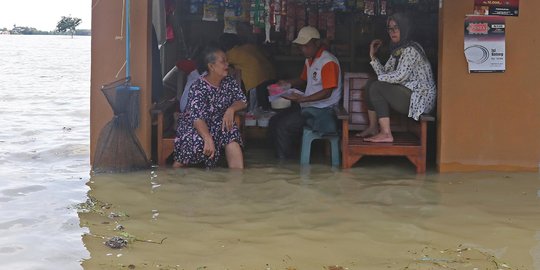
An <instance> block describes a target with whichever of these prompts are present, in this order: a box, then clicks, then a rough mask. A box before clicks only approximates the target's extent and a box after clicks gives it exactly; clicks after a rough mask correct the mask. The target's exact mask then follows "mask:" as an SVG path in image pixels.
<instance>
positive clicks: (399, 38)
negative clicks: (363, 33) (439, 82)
mask: <svg viewBox="0 0 540 270" xmlns="http://www.w3.org/2000/svg"><path fill="white" fill-rule="evenodd" d="M387 27H388V29H387V30H388V34H389V36H390V40H391V44H390V48H391V50H392V54H391V56H390V58H389V59H388V61H387V62H386V64H385V65H384V66H383V65H382V64H381V62H380V61H379V59H377V57H376V54H377V51H378V50H379V47H380V46H381V44H382V41H381V40H379V39H376V40H373V41H372V42H371V44H370V50H369V55H370V57H371V63H370V64H371V66H372V67H373V69H374V70H375V73H376V74H377V80H374V81H370V82H368V84H367V85H366V99H367V103H368V117H369V127H368V128H367V129H366V130H364V131H362V132H361V133H358V134H357V136H359V137H364V141H369V142H393V141H394V138H393V137H392V132H391V130H390V118H389V115H390V111H389V108H390V107H391V108H392V109H394V110H395V111H397V112H399V113H401V114H407V115H408V116H409V117H411V118H413V119H414V120H418V118H419V117H420V115H421V114H423V113H429V112H430V111H431V110H432V109H433V107H434V106H435V100H436V88H435V81H434V79H433V72H432V71H431V65H430V63H429V61H428V59H427V56H426V54H425V52H424V49H422V47H421V46H420V44H418V43H416V42H414V41H411V40H409V30H410V26H409V21H408V20H407V18H406V17H404V16H403V15H402V14H399V13H396V14H394V15H392V16H390V17H389V18H388V20H387ZM377 120H378V121H377Z"/></svg>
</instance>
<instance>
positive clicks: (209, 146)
mask: <svg viewBox="0 0 540 270" xmlns="http://www.w3.org/2000/svg"><path fill="white" fill-rule="evenodd" d="M203 154H204V155H205V156H208V158H210V159H213V158H214V155H215V154H216V146H215V145H214V140H212V138H206V139H204V148H203Z"/></svg>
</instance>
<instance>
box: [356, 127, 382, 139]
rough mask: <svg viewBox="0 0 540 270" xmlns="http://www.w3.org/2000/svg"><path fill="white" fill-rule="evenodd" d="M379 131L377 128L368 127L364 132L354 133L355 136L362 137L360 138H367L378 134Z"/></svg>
mask: <svg viewBox="0 0 540 270" xmlns="http://www.w3.org/2000/svg"><path fill="white" fill-rule="evenodd" d="M378 132H379V130H377V129H376V128H367V129H364V130H363V131H362V132H359V133H356V134H354V136H356V137H360V138H366V137H372V136H375V135H377V133H378Z"/></svg>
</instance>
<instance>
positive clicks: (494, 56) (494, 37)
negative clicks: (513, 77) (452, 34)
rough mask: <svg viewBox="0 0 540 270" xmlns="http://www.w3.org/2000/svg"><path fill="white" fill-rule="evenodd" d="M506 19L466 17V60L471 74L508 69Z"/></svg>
mask: <svg viewBox="0 0 540 270" xmlns="http://www.w3.org/2000/svg"><path fill="white" fill-rule="evenodd" d="M505 31H506V25H505V17H501V16H478V15H468V16H467V17H465V47H464V49H465V58H466V59H467V62H468V64H469V73H477V72H504V71H505V69H506V52H505V48H506V46H505V45H506V39H505Z"/></svg>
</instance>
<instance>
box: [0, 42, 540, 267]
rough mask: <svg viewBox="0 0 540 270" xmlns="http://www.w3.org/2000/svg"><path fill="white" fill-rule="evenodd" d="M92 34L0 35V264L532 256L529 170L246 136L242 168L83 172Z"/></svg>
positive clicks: (493, 261)
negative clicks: (355, 156)
mask: <svg viewBox="0 0 540 270" xmlns="http://www.w3.org/2000/svg"><path fill="white" fill-rule="evenodd" d="M90 41H91V39H90V37H74V38H73V39H71V38H70V37H66V36H15V35H13V36H0V44H1V45H2V47H1V48H2V49H3V50H0V59H2V61H0V74H2V75H1V76H0V93H1V97H0V126H1V127H2V131H1V132H0V180H1V183H2V185H0V269H2V270H3V269H31V270H36V269H38V270H42V269H51V270H58V269H62V270H64V269H68V270H71V269H88V270H94V269H186V270H206V269H208V270H221V269H230V270H259V269H260V270H270V269H271V270H274V269H282V270H284V269H288V270H292V269H296V270H313V269H314V270H324V269H326V270H338V269H368V270H369V269H375V270H377V269H407V270H412V269H419V270H423V269H426V270H427V269H445V270H446V269H464V270H465V269H466V270H474V269H478V270H486V269H487V270H492V269H503V270H506V269H521V270H523V269H540V234H539V233H538V232H539V230H540V201H539V192H538V190H539V189H540V181H539V180H540V179H539V174H538V173H490V172H484V173H467V174H436V173H434V172H433V171H431V172H428V174H426V175H425V176H417V175H416V174H414V168H413V167H412V166H411V165H410V164H409V163H408V162H407V161H406V160H404V159H390V158H380V159H377V158H375V159H369V158H367V159H366V160H361V161H360V162H359V163H358V164H357V166H356V167H355V168H353V169H351V170H346V171H342V170H339V169H337V170H332V169H331V168H330V167H329V166H327V165H325V164H327V163H329V158H326V159H322V158H319V159H316V160H315V161H314V164H315V165H314V166H312V167H311V168H304V169H301V168H300V166H298V161H292V162H288V163H283V164H280V163H277V162H276V161H275V160H271V159H270V160H269V159H268V157H269V156H272V155H271V153H268V152H265V151H253V149H252V148H250V147H247V152H246V156H247V157H246V166H247V169H246V170H244V171H229V170H227V169H217V170H214V171H205V170H199V169H180V170H173V169H157V170H155V171H153V172H151V171H145V172H137V173H131V174H116V175H94V176H91V177H90V176H89V171H90V167H89V164H90V160H89V125H90V119H89V100H90V98H89V93H90V91H89V89H90V85H89V82H90V78H89V76H90ZM36 59H40V61H39V65H36ZM255 150H256V149H255ZM315 153H316V150H314V154H315ZM89 197H90V198H92V199H91V201H93V202H94V203H93V204H92V203H89V204H84V203H83V202H85V201H86V200H87V198H89ZM111 213H113V214H111ZM118 225H122V226H123V228H124V229H123V230H115V228H116V227H117V226H118ZM113 236H121V237H124V238H125V239H127V240H129V241H128V244H127V246H126V247H124V248H122V249H111V248H109V247H107V246H105V245H104V242H105V241H107V240H108V239H109V238H111V237H113ZM149 241H150V242H149Z"/></svg>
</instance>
